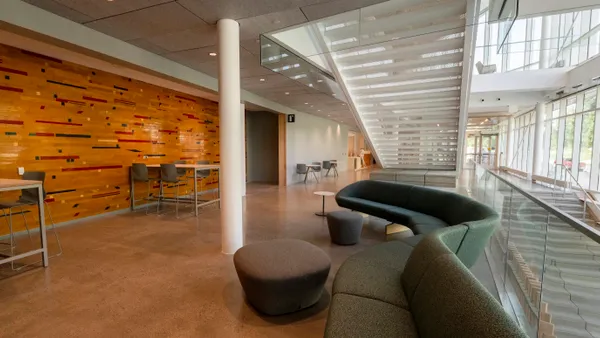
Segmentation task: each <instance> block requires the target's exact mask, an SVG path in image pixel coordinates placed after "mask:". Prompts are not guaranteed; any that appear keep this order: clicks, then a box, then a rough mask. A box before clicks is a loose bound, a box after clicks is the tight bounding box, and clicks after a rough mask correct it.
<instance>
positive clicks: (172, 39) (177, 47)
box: [148, 25, 218, 52]
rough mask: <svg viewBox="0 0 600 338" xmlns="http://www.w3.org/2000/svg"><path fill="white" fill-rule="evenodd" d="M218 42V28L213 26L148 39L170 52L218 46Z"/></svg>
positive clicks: (203, 26) (202, 26)
mask: <svg viewBox="0 0 600 338" xmlns="http://www.w3.org/2000/svg"><path fill="white" fill-rule="evenodd" d="M217 40H218V37H217V27H215V26H212V25H199V26H196V27H194V28H192V29H186V30H182V31H176V32H171V33H167V34H163V35H157V36H152V37H149V38H148V41H150V42H152V43H153V44H155V45H156V46H159V47H161V48H163V49H165V50H167V51H169V52H178V51H182V50H188V49H194V48H200V47H206V46H212V45H216V44H217ZM215 52H216V50H215Z"/></svg>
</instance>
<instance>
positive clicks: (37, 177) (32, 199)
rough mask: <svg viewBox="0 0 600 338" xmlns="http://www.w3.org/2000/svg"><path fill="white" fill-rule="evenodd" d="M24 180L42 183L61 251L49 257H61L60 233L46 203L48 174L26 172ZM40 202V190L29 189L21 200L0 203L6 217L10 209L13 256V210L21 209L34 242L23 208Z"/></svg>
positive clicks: (24, 190)
mask: <svg viewBox="0 0 600 338" xmlns="http://www.w3.org/2000/svg"><path fill="white" fill-rule="evenodd" d="M23 179H24V180H31V181H41V182H42V191H43V196H42V200H44V206H45V209H46V210H48V216H49V217H50V224H51V225H52V226H51V229H52V232H54V237H55V238H56V243H57V244H58V250H59V252H58V254H56V255H53V256H49V257H55V256H60V255H62V252H63V250H62V245H61V244H60V239H59V238H58V233H57V232H56V224H55V223H54V219H53V218H52V213H51V212H50V207H48V203H47V202H46V201H45V199H46V189H45V188H44V181H45V179H46V173H45V172H43V171H26V172H24V173H23ZM38 201H39V194H38V189H37V188H29V189H21V196H19V199H17V200H16V201H2V202H0V209H2V212H3V213H4V216H6V211H5V210H6V209H8V228H9V231H10V242H11V255H13V254H14V248H15V247H16V245H14V233H13V229H12V214H13V209H15V208H19V210H20V211H21V215H22V216H23V222H24V224H25V229H26V230H27V234H28V235H29V240H30V241H32V238H31V232H30V231H29V226H28V225H27V218H26V217H25V212H24V210H23V207H24V206H34V205H38ZM23 267H25V266H22V267H20V268H19V269H21V268H23ZM13 270H14V266H13ZM17 270H18V269H17Z"/></svg>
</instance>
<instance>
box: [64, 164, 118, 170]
mask: <svg viewBox="0 0 600 338" xmlns="http://www.w3.org/2000/svg"><path fill="white" fill-rule="evenodd" d="M121 168H123V166H122V165H105V166H98V167H79V168H62V169H61V171H85V170H99V169H121Z"/></svg>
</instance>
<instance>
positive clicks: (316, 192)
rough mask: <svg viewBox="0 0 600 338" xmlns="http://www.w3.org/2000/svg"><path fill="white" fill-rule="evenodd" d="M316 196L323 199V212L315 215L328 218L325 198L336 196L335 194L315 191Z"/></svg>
mask: <svg viewBox="0 0 600 338" xmlns="http://www.w3.org/2000/svg"><path fill="white" fill-rule="evenodd" d="M314 194H315V195H319V196H322V197H323V209H322V210H321V212H315V215H317V216H321V217H325V216H327V214H326V213H325V197H326V196H334V195H335V193H334V192H331V191H315V192H314Z"/></svg>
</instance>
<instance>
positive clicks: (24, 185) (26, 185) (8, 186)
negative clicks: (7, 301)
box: [0, 179, 48, 267]
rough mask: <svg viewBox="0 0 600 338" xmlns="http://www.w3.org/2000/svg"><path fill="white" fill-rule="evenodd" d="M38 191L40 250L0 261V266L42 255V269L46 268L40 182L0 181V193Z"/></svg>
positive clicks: (41, 187)
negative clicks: (22, 190) (24, 190)
mask: <svg viewBox="0 0 600 338" xmlns="http://www.w3.org/2000/svg"><path fill="white" fill-rule="evenodd" d="M32 188H35V189H37V190H38V212H39V215H38V216H39V217H38V219H39V220H40V242H41V248H39V249H35V250H31V251H27V252H24V253H22V254H18V255H15V256H11V257H8V258H4V259H2V260H0V264H5V263H9V262H12V261H16V260H19V259H22V258H25V257H29V256H33V255H37V254H42V263H43V265H44V267H47V266H48V243H47V241H46V221H45V219H44V218H45V217H44V188H43V182H42V181H28V180H13V179H0V192H2V191H15V190H21V189H32Z"/></svg>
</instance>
